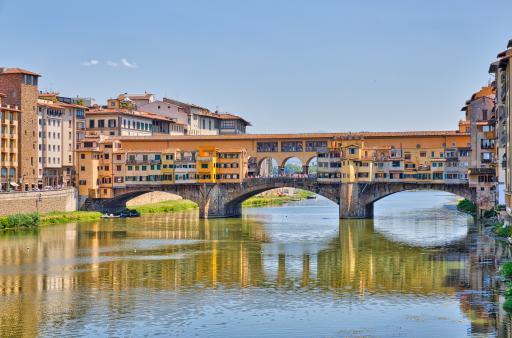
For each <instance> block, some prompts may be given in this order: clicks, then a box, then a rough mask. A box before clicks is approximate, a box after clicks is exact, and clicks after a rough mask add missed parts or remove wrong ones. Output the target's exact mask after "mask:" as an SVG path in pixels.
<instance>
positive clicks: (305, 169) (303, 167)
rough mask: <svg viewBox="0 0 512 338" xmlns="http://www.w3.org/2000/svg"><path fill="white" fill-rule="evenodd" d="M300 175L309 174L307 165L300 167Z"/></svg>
mask: <svg viewBox="0 0 512 338" xmlns="http://www.w3.org/2000/svg"><path fill="white" fill-rule="evenodd" d="M302 173H303V174H304V175H307V174H308V173H309V166H308V165H303V166H302Z"/></svg>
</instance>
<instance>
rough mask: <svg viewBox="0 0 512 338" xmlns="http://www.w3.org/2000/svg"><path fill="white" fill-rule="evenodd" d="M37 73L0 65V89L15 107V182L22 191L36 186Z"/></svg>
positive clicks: (4, 98) (6, 99)
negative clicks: (16, 145) (16, 141)
mask: <svg viewBox="0 0 512 338" xmlns="http://www.w3.org/2000/svg"><path fill="white" fill-rule="evenodd" d="M39 77H40V75H39V74H36V73H34V72H30V71H27V70H24V69H20V68H0V92H1V93H3V94H4V95H5V96H4V97H3V99H2V100H5V104H9V105H15V106H17V107H18V109H19V118H18V128H17V133H18V140H19V145H18V149H17V150H18V154H17V157H16V158H17V161H18V163H17V164H18V177H19V179H18V183H17V184H19V185H20V186H21V189H22V190H31V189H35V188H36V187H37V181H38V173H37V158H38V136H37V130H38V125H37V124H38V116H37V114H38V113H37V98H38V81H39Z"/></svg>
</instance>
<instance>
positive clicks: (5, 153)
mask: <svg viewBox="0 0 512 338" xmlns="http://www.w3.org/2000/svg"><path fill="white" fill-rule="evenodd" d="M5 96H6V95H5V94H3V93H0V125H1V128H0V192H4V191H10V190H13V189H15V188H17V187H18V186H19V185H18V183H19V182H20V176H19V165H18V153H19V138H18V128H19V120H20V115H21V111H20V110H19V109H18V106H14V105H8V104H5V103H4V102H3V100H4V98H5Z"/></svg>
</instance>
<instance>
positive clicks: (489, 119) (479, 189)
mask: <svg viewBox="0 0 512 338" xmlns="http://www.w3.org/2000/svg"><path fill="white" fill-rule="evenodd" d="M494 106H495V92H494V88H493V87H491V86H488V87H483V88H482V89H480V90H479V91H478V92H476V93H475V94H473V95H472V96H471V99H470V100H468V101H467V102H466V105H465V106H464V107H463V108H462V110H463V111H465V113H466V121H469V127H470V133H471V134H470V139H471V157H470V163H469V168H468V176H469V185H470V187H475V188H476V196H477V201H476V202H477V207H478V209H479V210H481V211H482V212H483V211H486V210H490V209H493V208H494V206H495V205H496V204H497V201H498V195H497V179H496V176H497V173H496V163H495V160H496V144H495V139H496V133H495V124H496V119H495V110H494Z"/></svg>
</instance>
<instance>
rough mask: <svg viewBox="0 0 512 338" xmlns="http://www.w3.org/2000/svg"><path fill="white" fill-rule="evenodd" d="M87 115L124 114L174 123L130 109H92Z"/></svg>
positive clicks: (155, 115)
mask: <svg viewBox="0 0 512 338" xmlns="http://www.w3.org/2000/svg"><path fill="white" fill-rule="evenodd" d="M87 114H92V115H108V114H122V115H130V116H138V117H143V118H147V119H151V120H160V121H168V122H173V119H171V118H169V117H165V116H161V115H157V114H153V113H148V112H143V111H138V110H132V111H130V110H128V109H112V108H102V109H91V110H89V111H88V112H87Z"/></svg>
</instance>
